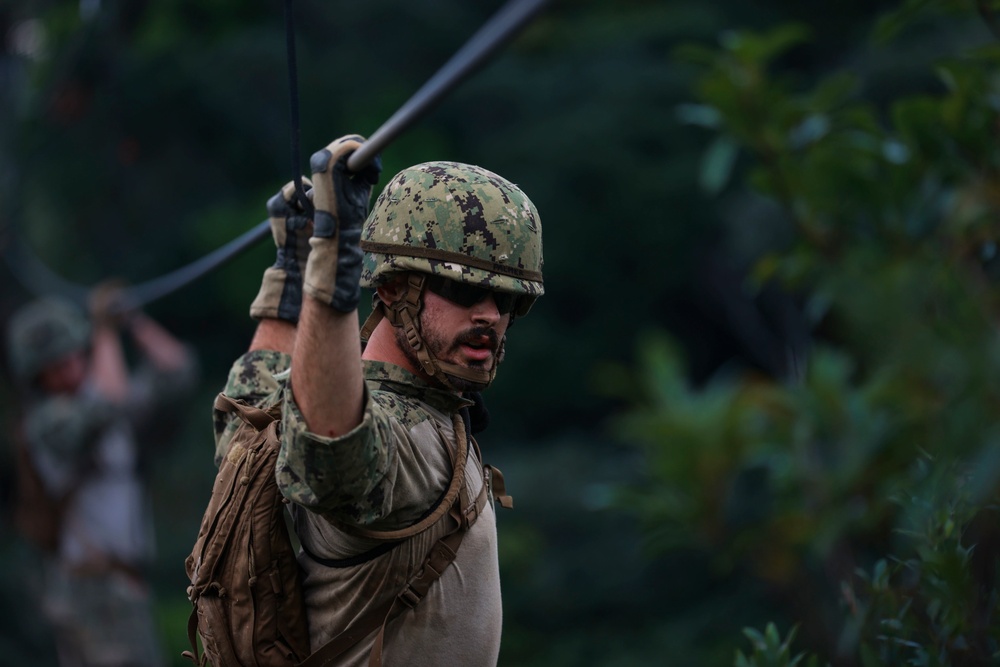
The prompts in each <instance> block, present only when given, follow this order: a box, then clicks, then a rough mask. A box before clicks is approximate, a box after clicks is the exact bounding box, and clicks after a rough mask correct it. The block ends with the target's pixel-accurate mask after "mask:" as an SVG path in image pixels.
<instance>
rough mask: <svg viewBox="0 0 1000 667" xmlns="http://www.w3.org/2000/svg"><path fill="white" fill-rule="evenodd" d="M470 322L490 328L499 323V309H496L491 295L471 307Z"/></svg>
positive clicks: (495, 303)
mask: <svg viewBox="0 0 1000 667" xmlns="http://www.w3.org/2000/svg"><path fill="white" fill-rule="evenodd" d="M472 320H473V321H474V322H476V323H483V324H487V325H490V326H492V325H494V324H496V323H497V322H499V321H500V309H499V308H497V302H496V300H495V299H494V298H493V294H490V295H489V296H487V297H486V298H485V299H483V300H482V301H480V302H479V303H477V304H475V305H473V306H472Z"/></svg>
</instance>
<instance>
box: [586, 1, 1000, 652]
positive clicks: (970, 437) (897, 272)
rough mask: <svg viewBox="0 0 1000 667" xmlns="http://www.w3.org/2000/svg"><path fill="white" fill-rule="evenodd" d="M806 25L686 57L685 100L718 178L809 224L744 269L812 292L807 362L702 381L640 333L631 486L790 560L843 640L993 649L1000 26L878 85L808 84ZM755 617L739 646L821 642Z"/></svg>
mask: <svg viewBox="0 0 1000 667" xmlns="http://www.w3.org/2000/svg"><path fill="white" fill-rule="evenodd" d="M918 4H922V3H911V5H913V6H914V7H916V6H917V5H918ZM806 36H807V32H806V31H805V30H804V29H803V28H801V27H800V26H785V27H780V28H776V29H773V30H769V31H765V32H732V33H727V34H726V35H724V37H723V38H722V39H721V40H720V43H719V47H718V48H715V49H709V48H705V47H702V46H693V47H685V48H683V49H680V50H678V57H680V58H682V59H684V60H685V61H687V62H690V63H694V64H695V65H696V66H697V67H698V70H699V72H700V75H699V77H698V79H697V83H696V85H695V88H694V89H695V92H696V95H697V98H698V99H697V101H696V103H695V104H693V105H688V106H686V107H684V108H683V109H682V118H684V119H686V120H689V121H691V122H694V123H695V124H697V125H700V126H702V127H706V128H710V129H711V131H712V132H714V133H715V135H716V136H715V137H714V138H713V139H711V140H710V142H709V145H708V148H707V149H706V152H705V156H706V157H705V159H704V161H703V162H702V169H703V172H702V178H701V182H702V184H703V186H704V187H705V190H706V192H707V193H709V194H716V193H721V192H724V191H726V190H729V189H733V188H736V187H738V185H736V184H737V183H738V182H739V181H738V180H736V177H738V176H742V177H743V178H745V182H746V183H747V184H748V185H749V186H750V187H751V188H752V190H753V191H754V192H755V193H756V195H757V196H760V197H763V198H765V199H766V200H767V201H769V202H770V203H771V209H769V210H771V211H772V215H773V216H774V217H776V218H779V219H780V220H782V221H783V222H784V224H787V225H788V226H789V227H790V229H792V230H793V231H794V233H793V234H792V236H791V241H790V242H789V243H787V244H785V245H783V246H779V247H772V248H769V249H768V250H766V251H765V252H763V253H761V254H760V255H759V256H757V257H754V258H753V261H754V267H753V270H752V272H751V279H750V280H749V281H748V284H747V285H746V289H748V290H751V291H759V290H762V289H764V288H765V287H767V286H769V285H774V284H777V285H780V286H781V287H782V288H783V289H785V290H787V291H788V292H790V293H792V294H794V295H796V297H797V298H798V299H799V301H800V302H801V304H802V311H803V313H804V314H805V315H806V317H807V318H808V320H809V324H810V326H811V329H812V332H813V341H812V344H811V349H810V351H809V356H808V360H807V362H806V363H804V364H803V365H802V366H801V371H800V372H799V373H797V374H794V375H793V376H792V377H789V378H781V379H777V380H775V379H769V378H762V377H757V376H752V375H746V376H742V377H737V378H733V377H720V378H717V379H714V380H713V381H711V382H709V383H707V385H706V386H704V387H698V388H694V387H691V386H690V385H689V384H688V383H687V382H686V381H685V379H684V375H685V373H684V368H683V364H682V363H681V357H680V355H679V354H678V352H677V350H675V349H674V347H673V345H672V344H671V343H670V342H669V340H665V339H664V338H663V337H662V336H659V337H657V336H651V337H649V338H647V339H645V340H643V341H641V342H640V346H639V348H638V355H639V358H638V360H637V362H636V364H635V366H636V370H635V372H634V373H632V374H630V373H629V372H628V371H625V370H623V369H622V368H620V367H614V368H610V369H605V370H604V371H603V374H602V375H601V376H600V384H601V385H602V386H604V387H605V388H606V389H607V390H608V391H610V392H612V393H614V394H615V395H617V396H619V397H621V398H624V399H626V400H630V401H632V407H631V408H630V409H629V410H628V411H627V412H625V413H624V414H623V415H622V416H621V417H620V418H618V419H617V420H616V421H615V422H614V425H613V430H614V431H615V432H616V433H617V434H618V435H619V436H620V437H621V438H623V439H625V440H627V441H630V442H634V443H636V444H638V445H639V446H641V447H642V449H643V451H644V452H645V454H646V460H647V466H648V467H647V475H648V482H647V483H646V484H644V485H640V486H638V487H637V488H631V489H625V490H623V491H622V493H621V495H620V501H621V503H622V506H625V507H629V508H632V509H633V510H634V511H635V512H636V514H637V515H638V516H639V518H640V520H641V521H643V525H644V526H645V528H646V535H647V538H648V543H649V546H650V548H651V549H652V550H653V552H654V553H663V552H666V551H668V550H671V549H678V548H684V547H687V548H692V547H694V548H701V549H704V550H705V551H706V553H710V554H712V558H713V560H714V562H715V563H716V565H717V567H718V568H719V570H720V572H738V573H741V574H742V575H743V576H750V577H754V578H759V579H762V580H764V581H766V582H768V583H769V585H770V586H771V587H772V590H773V595H774V596H775V597H777V598H778V599H780V600H782V601H783V606H784V607H785V608H786V611H787V613H788V615H789V616H790V617H792V618H795V619H799V620H800V622H801V625H802V628H803V630H804V632H805V635H806V639H807V641H808V642H809V644H810V645H811V646H812V647H813V648H815V649H816V650H817V651H818V652H819V653H820V654H821V655H825V656H827V658H828V659H830V660H831V661H837V663H838V664H862V665H865V667H869V666H872V665H887V666H888V665H903V664H907V665H909V664H912V665H955V664H986V661H989V660H995V659H996V656H997V651H998V648H1000V643H998V637H1000V625H998V623H1000V621H998V619H997V618H996V613H995V609H996V602H997V586H996V569H997V562H998V554H1000V552H998V551H997V550H996V548H995V544H994V541H993V540H994V537H993V536H994V534H995V529H994V528H984V527H983V526H989V525H990V524H989V522H988V521H986V520H985V517H986V516H988V515H990V516H991V514H990V513H989V510H988V508H989V507H990V506H991V503H993V502H995V500H996V499H997V497H998V489H1000V465H998V461H997V455H996V444H997V437H998V435H1000V432H998V429H997V425H996V420H995V414H996V407H997V405H998V404H1000V388H998V385H997V383H996V377H997V376H998V374H1000V356H998V350H1000V347H998V343H1000V339H998V333H997V318H998V316H1000V309H998V305H1000V304H998V302H997V286H998V285H997V282H996V278H997V276H996V274H995V270H994V269H993V267H992V266H991V262H992V261H993V257H994V255H995V244H996V239H997V238H998V236H1000V149H998V143H997V140H996V139H997V129H996V128H997V125H996V123H997V116H998V111H1000V105H998V103H997V100H998V99H1000V79H998V78H997V76H996V71H997V66H998V65H1000V48H997V47H996V46H993V45H991V46H987V47H977V48H968V49H967V50H965V51H964V52H962V53H960V54H958V55H956V56H952V57H949V58H946V59H944V60H942V61H941V62H939V63H937V65H936V67H935V69H934V74H935V76H936V78H937V85H936V86H935V91H936V92H934V93H927V92H922V91H921V92H914V93H910V94H907V95H904V96H901V97H898V98H896V99H893V100H890V101H889V102H888V103H887V104H884V105H880V104H875V103H873V102H871V101H868V100H867V99H865V98H864V97H862V96H860V95H859V93H860V91H861V88H860V86H859V83H858V82H857V80H856V78H855V77H853V76H851V75H850V74H847V73H837V74H832V75H830V76H828V77H825V78H824V79H823V80H822V81H820V82H818V83H816V84H814V85H811V86H809V87H806V88H805V89H802V86H800V85H797V83H796V82H795V81H792V80H789V79H788V78H784V77H782V76H781V75H780V74H775V72H776V71H780V70H779V68H777V67H776V61H777V60H778V59H779V58H780V57H781V56H783V55H784V54H786V53H787V52H788V50H789V49H790V48H791V47H793V46H795V45H797V44H800V43H801V41H802V40H803V39H805V38H806ZM737 153H739V156H738V157H737V155H736V154H737ZM741 160H742V164H744V165H745V166H746V171H745V172H743V171H738V170H737V169H738V167H739V166H740V164H741V162H740V161H741ZM625 387H629V388H630V389H628V390H625V389H624V388H625ZM635 388H639V389H640V390H639V392H638V395H636V393H635ZM977 553H978V554H979V556H978V557H979V558H980V560H981V563H980V564H979V566H978V567H972V566H971V564H972V559H973V555H974V554H977ZM858 568H861V571H862V572H864V573H867V574H864V575H863V576H860V577H858V576H855V570H856V569H858ZM838 581H839V582H843V587H842V588H841V589H840V590H839V591H837V590H835V588H834V587H833V585H832V582H838ZM845 611H846V617H845V616H844V612H845ZM838 617H839V619H840V620H839V621H837V622H836V623H834V624H831V623H830V620H831V619H837V618H838ZM750 636H751V639H752V641H754V644H755V653H754V655H753V656H751V657H746V656H743V655H742V654H739V655H738V657H737V664H738V665H750V664H767V665H772V664H773V665H778V664H782V665H783V664H789V665H791V664H796V662H797V661H798V660H799V659H801V658H802V656H801V655H800V656H797V657H796V658H792V657H790V653H789V649H788V644H789V642H790V639H791V637H789V639H788V640H786V641H785V642H783V643H782V642H779V641H778V636H777V633H776V630H775V629H774V627H773V626H770V627H769V628H768V630H767V631H765V633H763V634H760V633H751V634H750ZM967 661H971V662H967ZM977 661H978V662H977Z"/></svg>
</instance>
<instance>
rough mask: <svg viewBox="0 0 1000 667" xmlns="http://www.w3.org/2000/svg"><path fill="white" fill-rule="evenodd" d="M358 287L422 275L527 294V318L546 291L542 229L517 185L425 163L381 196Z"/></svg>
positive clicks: (459, 167)
mask: <svg viewBox="0 0 1000 667" xmlns="http://www.w3.org/2000/svg"><path fill="white" fill-rule="evenodd" d="M361 247H362V249H363V250H365V263H364V269H363V271H362V274H361V284H362V286H365V287H377V286H378V285H380V284H382V283H384V282H386V281H387V280H389V279H390V278H391V277H392V276H394V275H395V274H398V273H404V272H408V271H419V272H422V273H430V274H434V275H441V276H444V277H446V278H450V279H452V280H458V281H460V282H465V283H470V284H474V285H478V286H481V287H487V288H490V289H493V290H497V291H501V292H512V293H515V294H523V295H525V296H526V297H528V298H524V299H521V300H520V305H519V307H518V312H516V313H515V314H516V315H524V314H525V313H527V311H528V309H529V308H530V307H531V304H532V303H533V302H534V300H535V298H537V297H538V296H541V295H542V294H543V293H544V291H545V290H544V287H543V284H542V264H543V260H542V226H541V220H540V219H539V216H538V211H537V210H536V209H535V206H534V204H532V203H531V200H530V199H528V197H527V195H525V194H524V192H523V191H521V189H520V188H518V187H517V186H516V185H514V184H513V183H511V182H510V181H508V180H506V179H504V178H503V177H501V176H498V175H497V174H494V173H493V172H491V171H488V170H486V169H483V168H482V167H477V166H475V165H469V164H462V163H458V162H427V163H424V164H419V165H416V166H414V167H410V168H408V169H404V170H403V171H401V172H400V173H398V174H397V175H396V176H395V177H394V178H393V179H392V180H391V181H390V182H389V183H388V184H387V185H386V187H385V189H384V190H382V193H381V194H380V195H379V197H378V200H377V201H376V202H375V206H374V207H373V208H372V211H371V214H370V215H369V216H368V220H367V221H366V222H365V227H364V230H363V233H362V241H361Z"/></svg>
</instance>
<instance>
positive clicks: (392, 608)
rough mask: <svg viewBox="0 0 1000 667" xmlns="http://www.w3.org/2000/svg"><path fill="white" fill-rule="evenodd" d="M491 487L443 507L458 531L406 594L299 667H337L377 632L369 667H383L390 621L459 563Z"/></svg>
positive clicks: (460, 463)
mask: <svg viewBox="0 0 1000 667" xmlns="http://www.w3.org/2000/svg"><path fill="white" fill-rule="evenodd" d="M454 423H455V435H456V440H457V441H458V443H459V447H460V449H461V450H462V451H468V449H467V448H468V444H467V443H468V438H467V436H466V434H465V423H464V422H463V420H462V418H461V417H460V416H458V415H455V418H454ZM463 442H464V443H466V444H465V446H462V443H463ZM455 467H456V468H459V467H461V468H462V469H463V470H464V468H465V462H464V457H462V458H459V459H457V460H456V462H455ZM489 486H490V485H489V484H487V483H486V482H485V481H484V483H483V486H482V488H481V489H480V491H479V495H478V496H476V499H475V501H474V502H472V503H471V504H469V503H468V501H467V500H466V496H465V494H464V493H459V494H458V496H457V498H455V499H454V500H453V502H452V503H451V504H450V506H448V505H445V504H444V503H442V504H441V506H442V507H447V508H448V509H447V511H448V514H449V516H451V517H452V518H453V519H454V520H455V523H456V524H457V525H456V528H455V529H454V530H452V531H451V532H450V533H448V534H447V535H444V536H443V537H441V539H439V540H438V541H437V542H436V543H435V544H434V546H433V547H431V550H430V552H429V553H428V554H427V558H426V559H425V560H424V562H423V565H421V566H420V568H419V569H418V570H417V573H416V574H415V575H414V576H413V577H411V578H410V580H409V581H408V582H407V584H406V586H405V587H404V588H403V590H402V591H400V592H399V593H398V594H397V595H396V596H395V597H393V598H392V599H391V600H388V601H387V602H385V603H384V604H382V605H380V606H379V607H376V608H375V609H372V610H371V611H369V612H368V613H367V614H365V615H363V616H361V617H360V618H358V619H356V620H355V621H354V623H352V624H351V626H350V627H349V628H347V629H346V630H345V631H343V632H341V633H340V634H339V635H337V636H336V637H334V638H333V639H331V640H330V641H329V642H327V643H326V644H324V645H323V646H322V647H320V648H319V649H317V650H316V651H314V652H313V653H312V655H310V656H309V657H308V658H306V659H305V660H303V661H302V662H301V663H299V665H298V667H331V666H332V665H334V664H336V660H337V659H338V658H339V657H340V656H341V654H343V653H344V651H346V650H347V649H349V648H351V647H352V646H354V645H355V644H357V643H358V642H360V641H361V640H362V639H364V638H365V637H367V636H368V635H370V634H371V633H372V632H374V631H375V630H376V629H378V631H379V632H378V635H377V636H376V637H375V643H374V644H373V646H372V652H371V654H370V656H369V658H368V665H369V667H381V665H382V642H383V637H384V636H385V628H386V626H387V625H388V624H389V621H391V620H392V619H394V618H395V617H397V616H399V615H400V614H401V613H403V612H404V611H406V610H407V609H413V608H414V607H416V606H417V604H418V603H419V602H420V601H421V600H422V599H423V598H424V596H425V595H427V591H429V590H430V587H431V585H432V584H433V583H434V582H435V581H437V580H438V578H440V577H441V575H442V574H444V572H445V570H447V569H448V566H449V565H451V563H452V561H454V560H455V557H456V556H457V554H458V547H459V546H460V545H461V544H462V539H463V538H464V537H465V533H467V532H468V531H469V529H470V528H471V527H472V525H473V524H474V523H475V522H476V520H477V519H478V518H479V515H480V514H482V512H483V509H484V508H485V507H486V501H487V499H488V496H489V492H490V489H489ZM463 487H464V484H463Z"/></svg>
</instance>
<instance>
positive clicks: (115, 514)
mask: <svg viewBox="0 0 1000 667" xmlns="http://www.w3.org/2000/svg"><path fill="white" fill-rule="evenodd" d="M196 379H197V364H196V361H195V358H194V356H193V354H189V355H188V357H187V359H186V362H185V364H184V365H183V366H181V367H179V368H178V369H176V370H170V371H166V370H159V369H157V368H155V367H154V366H153V365H152V364H143V365H142V366H141V367H140V368H139V370H138V371H137V372H136V373H135V374H133V375H132V376H131V377H130V378H129V388H128V392H127V398H126V401H125V402H124V403H123V404H112V403H110V402H108V401H107V400H106V399H104V398H103V397H102V396H101V395H100V394H99V393H98V392H97V391H96V390H95V389H94V387H93V386H92V384H90V382H89V381H87V382H85V383H84V385H83V387H82V388H81V389H80V391H79V392H77V393H76V394H75V395H73V396H67V395H57V396H51V397H46V398H43V399H41V400H40V401H38V402H36V403H34V404H33V405H32V406H31V407H30V408H29V409H28V410H27V412H26V414H25V422H24V425H25V429H24V432H25V439H26V441H27V444H28V449H29V453H30V455H31V457H32V461H33V462H34V464H35V467H36V468H37V470H38V473H39V475H40V477H41V478H42V481H43V483H44V484H45V486H46V489H47V490H48V491H49V492H50V493H51V494H52V495H54V496H61V495H63V494H65V493H66V492H67V491H70V490H72V494H73V495H72V497H71V499H70V502H69V505H68V506H67V508H66V514H65V516H64V519H63V527H62V531H61V537H60V541H59V557H60V560H61V561H62V563H63V564H65V565H67V566H69V567H71V568H76V567H89V566H91V565H93V564H94V563H95V562H104V561H107V560H112V561H116V562H119V563H123V564H127V565H131V566H137V567H138V566H142V565H144V564H147V563H148V561H149V560H150V558H151V557H152V553H153V520H152V513H151V511H150V506H149V500H148V497H147V494H146V489H145V482H144V480H143V479H142V476H141V474H140V470H139V459H140V446H141V443H139V442H137V440H136V433H137V430H138V429H142V428H152V427H154V426H155V422H156V419H169V418H172V417H170V416H168V415H158V413H157V409H158V408H159V407H160V406H161V405H163V404H165V403H166V402H168V401H172V400H175V399H177V398H178V397H180V396H182V395H183V394H184V393H185V392H187V391H188V390H189V389H190V388H191V387H192V386H193V384H194V382H195V381H196Z"/></svg>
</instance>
